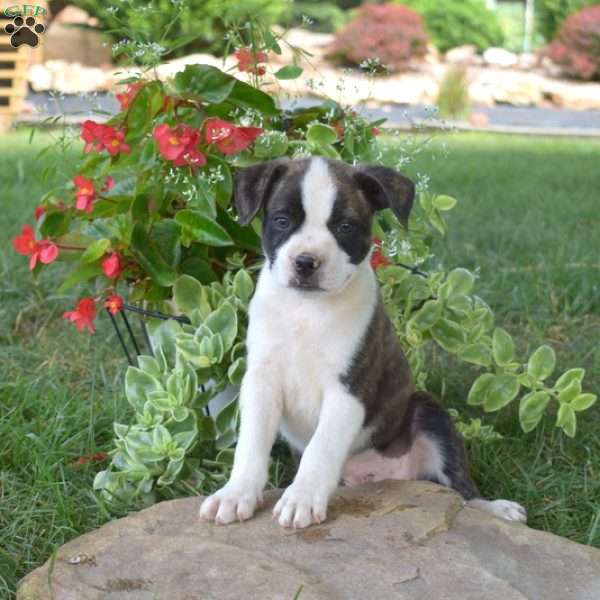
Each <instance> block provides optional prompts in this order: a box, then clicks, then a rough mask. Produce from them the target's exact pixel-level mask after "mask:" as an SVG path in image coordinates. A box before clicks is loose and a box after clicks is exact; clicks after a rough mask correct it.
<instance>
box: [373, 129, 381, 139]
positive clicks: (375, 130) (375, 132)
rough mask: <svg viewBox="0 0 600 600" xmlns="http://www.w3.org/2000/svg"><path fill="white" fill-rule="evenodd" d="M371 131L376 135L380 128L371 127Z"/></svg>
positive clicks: (379, 133)
mask: <svg viewBox="0 0 600 600" xmlns="http://www.w3.org/2000/svg"><path fill="white" fill-rule="evenodd" d="M371 133H372V134H373V135H374V136H375V137H377V136H378V135H381V129H379V127H372V128H371Z"/></svg>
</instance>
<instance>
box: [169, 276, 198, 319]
mask: <svg viewBox="0 0 600 600" xmlns="http://www.w3.org/2000/svg"><path fill="white" fill-rule="evenodd" d="M201 299H202V285H201V284H200V282H198V281H197V280H196V279H194V278H193V277H190V276H189V275H180V276H179V277H178V278H177V280H176V281H175V283H174V284H173V300H174V301H175V305H176V306H177V310H178V311H179V312H181V313H183V314H189V313H191V312H192V310H194V308H198V306H199V305H200V301H201Z"/></svg>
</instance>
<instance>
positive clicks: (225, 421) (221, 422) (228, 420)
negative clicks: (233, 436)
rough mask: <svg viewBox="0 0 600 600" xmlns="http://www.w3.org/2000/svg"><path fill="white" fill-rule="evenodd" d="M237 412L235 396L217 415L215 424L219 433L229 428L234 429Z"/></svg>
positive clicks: (237, 406)
mask: <svg viewBox="0 0 600 600" xmlns="http://www.w3.org/2000/svg"><path fill="white" fill-rule="evenodd" d="M238 414H239V404H238V398H237V396H236V397H235V398H234V399H233V400H232V401H231V402H230V403H229V404H228V405H227V406H225V407H224V408H223V409H222V410H221V412H220V413H219V414H218V415H217V418H216V425H217V431H219V433H225V432H226V431H227V430H229V429H235V427H236V424H237V419H238Z"/></svg>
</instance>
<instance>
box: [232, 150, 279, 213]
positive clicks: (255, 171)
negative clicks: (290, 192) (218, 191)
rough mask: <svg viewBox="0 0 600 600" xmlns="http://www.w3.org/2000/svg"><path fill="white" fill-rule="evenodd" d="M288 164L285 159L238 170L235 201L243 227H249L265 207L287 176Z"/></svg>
mask: <svg viewBox="0 0 600 600" xmlns="http://www.w3.org/2000/svg"><path fill="white" fill-rule="evenodd" d="M288 163H289V160H288V159H285V158H284V159H277V160H271V161H268V162H264V163H260V164H258V165H253V166H251V167H244V168H242V169H238V171H237V172H236V174H235V188H234V199H235V207H236V209H237V212H238V215H239V216H240V223H241V224H242V225H248V223H250V221H252V219H254V217H255V216H256V215H257V214H258V212H259V211H260V209H261V208H263V207H264V205H265V203H266V201H267V200H268V199H269V196H270V195H271V194H272V193H273V190H274V189H275V186H276V185H277V182H278V181H279V180H280V179H281V178H282V177H283V175H285V173H286V171H287V169H288Z"/></svg>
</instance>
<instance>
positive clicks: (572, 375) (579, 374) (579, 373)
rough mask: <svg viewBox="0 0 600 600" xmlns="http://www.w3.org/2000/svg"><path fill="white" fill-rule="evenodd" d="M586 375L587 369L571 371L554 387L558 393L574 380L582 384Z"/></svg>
mask: <svg viewBox="0 0 600 600" xmlns="http://www.w3.org/2000/svg"><path fill="white" fill-rule="evenodd" d="M584 375H585V369H569V370H568V371H565V372H564V373H563V374H562V375H561V376H560V377H559V378H558V379H557V381H556V383H555V384H554V387H555V388H556V389H557V390H558V391H562V390H564V389H565V388H566V387H568V386H569V384H570V383H571V382H572V381H573V380H575V379H576V380H577V381H579V382H581V381H582V380H583V377H584Z"/></svg>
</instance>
